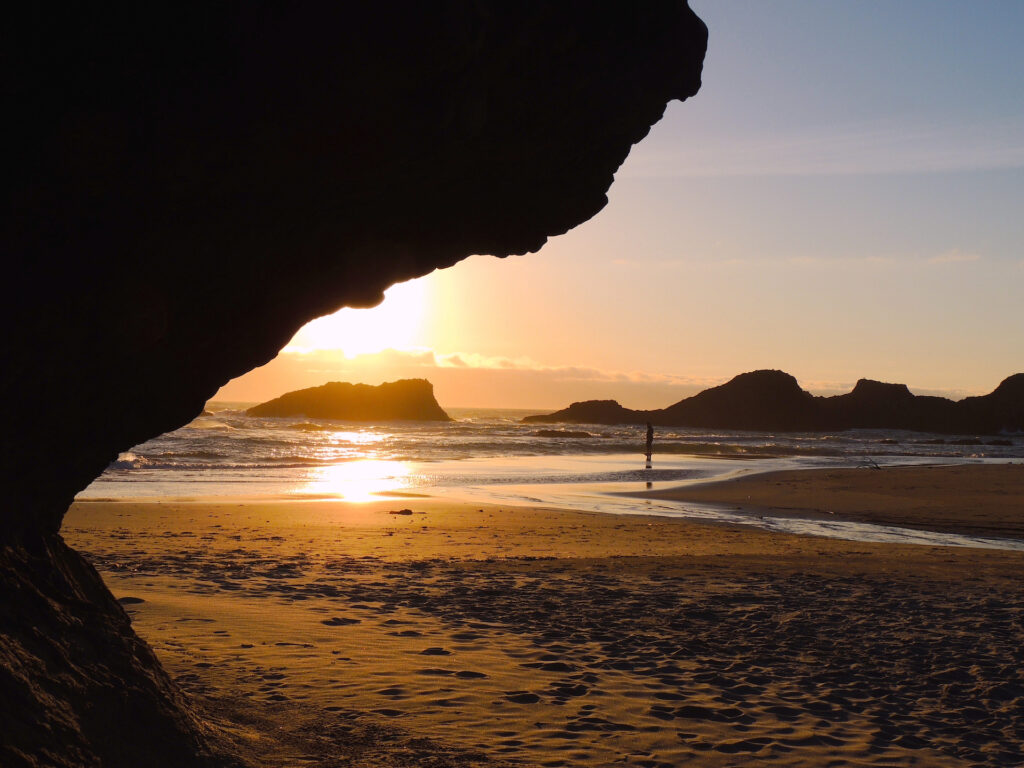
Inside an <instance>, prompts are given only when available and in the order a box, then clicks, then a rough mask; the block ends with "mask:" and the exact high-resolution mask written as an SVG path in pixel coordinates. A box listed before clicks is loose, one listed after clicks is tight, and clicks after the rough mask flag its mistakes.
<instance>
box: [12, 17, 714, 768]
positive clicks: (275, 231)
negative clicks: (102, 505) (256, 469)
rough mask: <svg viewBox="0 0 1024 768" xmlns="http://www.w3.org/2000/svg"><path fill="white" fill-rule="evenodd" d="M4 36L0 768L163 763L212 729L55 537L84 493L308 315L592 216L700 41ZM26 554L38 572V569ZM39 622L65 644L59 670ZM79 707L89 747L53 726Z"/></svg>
mask: <svg viewBox="0 0 1024 768" xmlns="http://www.w3.org/2000/svg"><path fill="white" fill-rule="evenodd" d="M17 13H20V14H21V15H20V16H18V15H16V14H9V15H8V16H7V17H6V18H5V28H6V29H7V31H8V33H9V34H8V35H7V46H6V51H5V53H6V54H7V55H6V59H5V79H4V89H5V93H4V96H5V106H7V108H8V111H9V113H10V114H11V115H12V116H13V117H12V119H11V120H9V121H8V124H7V128H8V140H7V142H6V145H7V146H8V148H9V150H10V151H11V152H12V154H14V155H15V157H14V159H15V160H16V162H13V163H10V164H9V167H8V168H7V170H6V172H5V183H6V187H7V189H8V191H9V197H8V205H7V206H5V209H6V211H7V216H6V218H5V221H4V240H5V251H6V252H5V265H6V266H5V275H4V288H5V300H4V301H3V302H0V322H2V323H3V326H4V328H5V331H6V332H5V334H4V340H3V349H2V356H3V361H4V366H3V369H2V373H0V395H2V398H3V402H4V403H5V404H6V406H7V408H6V411H5V424H4V427H5V429H4V434H3V437H2V439H0V461H2V462H3V466H4V470H5V477H7V478H9V480H8V482H7V484H6V485H5V491H6V492H7V493H8V498H7V499H5V502H6V503H5V504H4V505H3V506H2V507H0V510H2V511H0V515H2V519H0V545H2V546H4V547H6V548H8V552H9V554H8V555H7V556H5V557H6V559H5V563H6V570H5V576H4V581H3V584H2V585H0V588H2V591H3V594H2V595H0V598H2V600H0V602H2V603H3V604H4V605H9V606H10V609H9V610H8V611H7V613H5V614H4V621H3V626H2V627H0V642H2V646H0V648H2V656H0V664H2V667H0V673H2V674H0V679H2V681H3V682H2V688H3V689H2V690H0V700H4V701H7V700H10V701H18V702H22V703H19V704H18V707H19V711H23V712H29V713H33V714H32V716H31V717H30V718H28V719H27V720H26V719H21V720H12V719H10V718H5V719H4V722H2V723H0V743H3V744H4V748H5V749H6V750H7V753H6V754H5V755H4V764H5V765H19V764H21V763H22V762H24V763H27V764H31V761H32V759H33V758H38V757H39V755H38V754H37V753H38V750H39V749H40V745H42V744H46V743H52V744H54V750H55V751H53V752H52V753H51V754H48V755H47V756H46V757H45V759H43V758H40V760H41V764H48V765H59V764H66V765H80V764H88V762H89V761H88V760H86V758H85V757H84V756H89V755H93V756H96V758H97V759H98V760H100V761H101V762H102V763H103V764H104V765H107V766H113V765H182V764H185V763H184V762H183V761H181V760H179V759H178V758H177V756H178V755H180V754H181V753H182V751H189V750H194V749H196V748H197V747H196V745H197V744H199V743H200V742H201V740H202V734H201V733H200V731H199V730H198V729H196V728H194V727H193V726H192V725H191V724H190V722H191V721H190V716H189V715H188V714H187V713H185V712H184V710H183V709H182V706H181V703H180V702H179V701H178V700H176V699H175V694H174V693H173V690H172V689H171V688H170V687H169V685H168V683H167V681H166V679H164V678H162V677H161V673H160V672H159V669H158V667H156V666H154V665H152V664H150V663H149V662H148V661H146V660H145V659H144V658H143V657H144V656H145V653H147V652H146V651H145V648H144V646H142V645H141V644H140V643H139V642H138V640H137V639H136V638H134V636H133V635H132V634H131V632H130V629H129V628H128V625H127V624H126V623H125V622H124V617H123V614H121V613H120V612H119V611H120V609H119V607H118V606H117V605H116V604H113V603H112V601H111V600H109V599H108V598H109V596H107V595H106V592H105V590H104V588H103V587H102V585H101V584H100V582H99V580H98V578H97V577H96V575H95V573H93V572H92V571H90V570H81V569H79V566H80V563H78V561H77V559H76V558H75V556H74V555H73V553H71V552H69V551H68V550H66V549H65V548H62V545H61V543H60V542H59V541H58V540H57V539H56V538H55V537H56V536H57V531H58V529H59V526H60V522H61V519H62V516H63V513H64V510H65V509H66V508H67V506H68V504H69V502H70V500H71V499H72V498H73V496H74V494H75V493H76V492H77V491H79V490H80V489H82V488H83V487H85V486H86V485H87V484H88V483H89V482H90V481H91V480H92V479H93V478H94V477H95V476H96V475H98V474H99V473H100V472H101V471H102V470H103V468H104V467H105V466H106V465H107V464H108V463H109V462H110V461H111V460H112V459H113V458H115V457H116V455H117V453H118V452H119V451H121V450H124V449H126V448H128V447H130V446H132V445H134V444H136V443H139V442H141V441H143V440H145V439H147V438H150V437H152V436H155V435H157V434H159V433H161V432H164V431H167V430H170V429H173V428H175V427H178V426H180V425H182V424H184V423H186V422H187V421H189V420H190V419H191V418H193V417H194V416H195V415H196V414H198V413H199V412H200V411H201V409H202V406H203V403H204V401H205V400H206V399H207V398H208V397H209V396H210V395H212V394H213V393H214V392H215V391H216V390H217V389H218V387H220V386H221V385H222V384H223V383H225V382H226V381H228V380H229V379H230V378H232V377H234V376H237V375H239V374H241V373H243V372H245V371H247V370H250V369H251V368H253V367H255V366H257V365H260V364H261V363H263V362H266V361H267V360H269V359H270V358H272V357H273V356H274V355H275V354H276V353H277V351H278V349H280V347H281V346H282V345H283V344H284V343H285V342H286V341H287V340H288V339H289V338H290V337H291V335H292V334H293V333H294V332H295V331H296V330H297V329H298V328H299V327H300V326H301V325H302V324H303V323H304V322H306V321H308V320H309V319H311V318H313V317H316V316H318V315H322V314H325V313H327V312H329V311H332V310H334V309H336V308H338V307H340V306H343V305H348V306H368V305H372V304H374V303H375V302H376V301H378V300H379V299H380V297H381V294H382V291H383V289H384V288H386V287H387V286H388V285H389V284H391V283H393V282H396V281H399V280H404V279H407V278H412V277H416V276H419V275H423V274H426V273H428V272H430V271H431V270H433V269H435V268H437V267H443V266H446V265H450V264H453V263H455V262H456V261H458V260H459V259H462V258H464V257H465V256H467V255H470V254H474V253H489V254H494V255H497V256H507V255H510V254H521V253H525V252H528V251H533V250H536V249H537V248H539V247H540V246H541V245H542V244H543V243H544V242H545V239H546V238H547V237H548V236H551V235H554V234H558V233H561V232H563V231H565V230H567V229H569V228H570V227H572V226H574V225H576V224H578V223H579V222H581V221H584V220H586V219H587V218H589V217H590V216H592V215H594V213H596V212H597V211H598V210H600V209H601V207H602V206H603V205H604V204H605V202H606V198H605V192H606V190H607V188H608V186H609V185H610V184H611V182H612V174H613V172H614V171H615V169H616V168H617V167H618V166H619V165H620V163H621V162H622V161H623V159H624V158H625V157H626V155H627V153H628V152H629V149H630V146H631V145H632V144H633V143H635V142H636V141H639V140H640V139H641V138H643V137H644V136H645V135H646V133H647V131H648V130H649V127H650V125H651V124H652V123H654V122H655V121H657V120H658V119H659V117H660V116H661V114H662V112H663V110H664V106H665V103H666V102H667V101H669V100H671V99H682V98H686V97H688V96H690V95H692V94H693V93H694V92H695V91H696V90H697V88H698V87H699V84H700V71H701V63H702V60H703V55H704V49H705V44H706V36H707V32H706V29H705V27H704V25H703V24H702V23H701V22H700V21H699V19H697V18H696V16H694V15H693V13H692V12H691V11H690V9H689V8H688V7H687V6H686V4H685V2H679V1H678V0H651V1H650V2H645V3H643V4H633V3H615V4H610V3H608V4H606V3H592V2H590V1H589V0H567V1H565V2H548V1H547V0H545V1H544V2H540V1H531V0H515V2H493V3H491V2H487V3H478V2H471V1H470V0H439V1H438V2H426V3H424V2H387V0H383V1H382V2H374V3H362V4H353V3H330V4H328V3H323V4H318V3H310V4H302V5H285V6H279V5H271V4H269V3H261V2H253V3H236V4H230V3H205V4H196V5H189V4H182V3H175V4H161V3H143V4H118V3H113V4H98V5H97V4H93V5H64V6H62V7H61V8H59V9H56V8H46V9H42V8H36V7H34V6H30V5H25V6H21V7H19V10H18V11H17ZM23 546H31V547H35V548H37V549H38V548H42V551H46V552H48V553H49V554H48V555H47V556H46V557H45V558H43V559H41V560H32V561H31V562H30V561H29V560H27V559H26V558H24V557H22V556H21V555H19V554H17V553H18V552H21V551H22V549H21V548H22V547H23ZM47 563H49V565H47ZM61 569H73V570H75V573H76V574H77V575H76V576H75V578H74V579H70V580H67V581H66V583H64V584H63V586H61V587H60V589H58V590H57V593H56V595H55V597H54V598H52V599H48V600H44V599H40V600H29V601H25V600H23V599H22V598H23V597H24V592H23V590H25V589H29V588H30V587H31V585H35V584H37V583H39V580H40V579H41V578H44V576H43V575H42V574H45V573H48V572H49V570H56V571H60V570H61ZM12 596H13V597H12ZM87 619H88V621H87ZM101 625H102V626H106V627H109V628H112V629H110V630H109V631H105V632H101V631H100V629H99V627H100V626H101ZM32 627H53V628H54V630H53V631H54V632H56V633H57V634H58V635H60V634H61V633H63V632H64V631H65V629H64V628H66V627H75V628H76V631H77V632H79V633H80V634H79V636H78V642H72V641H71V640H68V641H67V642H66V643H64V644H63V645H62V646H61V648H63V649H64V650H65V651H66V653H64V652H63V651H62V652H61V653H59V654H56V655H55V654H53V653H51V651H50V650H49V646H48V643H47V641H46V638H44V637H43V636H41V635H40V634H39V633H38V632H34V630H32V629H31V628H32ZM69 631H70V630H69ZM108 677H109V679H110V680H120V681H121V684H122V685H123V686H124V687H125V688H127V689H131V690H133V691H137V692H138V696H139V697H140V699H141V700H146V701H149V700H152V701H153V702H155V703H154V705H153V708H152V711H153V712H156V713H158V714H157V715H154V717H156V718H157V720H160V719H161V718H163V717H164V715H166V718H169V721H168V722H169V724H168V725H167V727H166V728H165V730H164V731H163V732H164V733H166V734H170V735H169V736H168V742H167V743H164V742H161V745H162V746H161V748H160V749H159V750H155V751H150V752H146V753H145V754H141V753H138V752H136V753H134V754H133V753H131V749H130V748H129V747H132V745H134V748H138V747H139V744H140V743H141V741H144V738H143V737H142V736H139V738H134V734H135V732H136V731H137V732H138V733H139V734H146V733H149V732H151V731H152V729H151V728H150V727H149V726H148V725H147V721H146V719H145V718H146V717H147V715H145V714H144V713H145V712H146V711H149V710H146V708H145V707H138V708H136V707H131V708H129V709H128V710H127V711H124V710H123V708H119V707H112V708H110V709H106V708H104V707H97V705H96V703H95V702H96V701H101V702H102V701H104V700H105V699H104V696H106V694H105V693H104V692H105V691H108V690H109V689H110V688H109V686H107V685H106V683H105V682H104V680H106V679H107V678H108ZM57 679H59V680H61V681H62V682H61V683H60V685H58V686H56V687H53V688H52V689H51V688H48V687H47V686H49V684H50V681H52V680H57ZM33 691H35V692H38V697H37V698H35V699H33V698H32V697H33V696H34V695H35V694H33V693H32V692H33ZM26 692H27V693H26ZM9 694H10V698H9ZM26 696H27V697H28V698H29V700H31V701H34V702H35V704H24V705H23V703H24V701H25V697H26ZM19 697H20V698H19ZM86 711H88V712H89V713H90V714H89V718H92V719H91V720H89V722H90V725H89V727H88V728H85V727H81V728H77V729H75V728H71V727H70V726H69V727H68V728H64V725H63V724H64V723H72V722H82V723H84V722H85V721H86V720H87V719H89V718H86V717H85V715H84V714H83V713H85V712H86ZM171 712H177V713H179V714H178V715H171V714H168V713H171ZM159 713H163V714H159ZM136 715H137V716H136ZM175 717H177V720H175ZM104 718H106V719H105V720H104ZM166 718H165V719H166ZM170 720H173V721H174V722H173V723H170ZM15 725H17V727H15ZM115 726H117V727H118V728H119V729H120V731H118V730H117V729H115ZM156 730H157V731H159V728H157V729H156ZM123 732H132V734H133V737H132V738H125V737H123V736H121V735H119V733H123ZM153 732H154V733H155V732H156V731H153ZM174 734H177V735H176V736H175V735H174ZM155 741H158V739H157V737H156V736H154V742H155ZM170 742H174V744H173V746H172V745H170ZM19 750H20V751H19ZM19 755H20V756H19ZM79 758H81V759H79ZM89 759H90V760H91V758H89Z"/></svg>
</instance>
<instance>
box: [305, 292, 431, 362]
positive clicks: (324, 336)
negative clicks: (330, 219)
mask: <svg viewBox="0 0 1024 768" xmlns="http://www.w3.org/2000/svg"><path fill="white" fill-rule="evenodd" d="M426 308H427V286H426V283H425V282H424V281H423V280H422V279H419V280H410V281H409V282H406V283H399V284H397V285H393V286H391V287H390V288H388V289H387V290H386V291H385V292H384V301H383V302H381V303H380V304H378V305H377V306H376V307H373V308H372V309H349V308H345V309H339V310H338V311H337V312H335V313H334V314H333V315H327V316H325V317H319V318H317V319H316V320H313V321H312V322H310V323H307V324H306V325H304V326H303V327H302V328H301V329H300V330H299V332H298V333H296V334H295V336H294V337H293V338H292V340H291V341H290V342H289V344H288V346H287V347H285V350H286V351H288V350H291V351H294V352H312V351H317V350H341V351H342V352H343V353H344V355H345V357H347V358H352V357H355V356H356V355H364V354H373V353H375V352H381V351H383V350H385V349H397V350H404V349H411V348H413V347H414V346H416V345H417V343H419V342H421V340H422V339H421V326H422V324H423V319H424V315H425V313H426Z"/></svg>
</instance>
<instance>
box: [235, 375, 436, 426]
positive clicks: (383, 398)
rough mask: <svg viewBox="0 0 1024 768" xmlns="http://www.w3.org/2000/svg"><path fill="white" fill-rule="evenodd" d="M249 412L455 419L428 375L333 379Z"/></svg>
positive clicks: (342, 418) (320, 416) (364, 418)
mask: <svg viewBox="0 0 1024 768" xmlns="http://www.w3.org/2000/svg"><path fill="white" fill-rule="evenodd" d="M246 413H247V414H248V415H249V416H271V417H288V416H304V417H306V418H310V419H337V420H338V421H451V417H450V416H449V415H448V414H447V413H445V412H444V409H442V408H441V406H440V405H438V403H437V400H436V399H435V398H434V385H433V384H431V383H430V382H429V381H427V380H426V379H401V380H399V381H391V382H387V383H385V384H381V385H379V386H376V387H374V386H370V385H369V384H349V383H348V382H344V381H330V382H328V383H326V384H324V385H322V386H319V387H309V388H308V389H299V390H296V391H294V392H288V393H287V394H284V395H281V396H280V397H276V398H274V399H273V400H268V401H267V402H265V403H260V404H259V405H254V406H253V407H252V408H250V409H249V410H247V411H246Z"/></svg>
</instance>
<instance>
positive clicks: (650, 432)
mask: <svg viewBox="0 0 1024 768" xmlns="http://www.w3.org/2000/svg"><path fill="white" fill-rule="evenodd" d="M644 453H646V454H647V469H650V468H651V455H652V454H653V453H654V427H653V426H651V422H649V421H648V422H647V450H646V451H644Z"/></svg>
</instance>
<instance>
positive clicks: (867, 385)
mask: <svg viewBox="0 0 1024 768" xmlns="http://www.w3.org/2000/svg"><path fill="white" fill-rule="evenodd" d="M523 421H525V422H528V423H562V422H564V423H570V424H643V423H645V422H648V421H649V422H651V423H653V424H658V425H661V426H675V427H696V428H710V429H743V430H746V429H750V430H774V431H788V432H793V431H802V430H812V431H813V430H841V429H910V430H917V431H921V432H945V433H977V434H995V433H997V432H1000V431H1003V430H1007V431H1020V430H1024V373H1017V374H1014V375H1013V376H1010V377H1009V378H1007V379H1006V380H1004V381H1003V382H1002V383H1001V384H1000V385H999V386H998V387H997V388H996V389H995V390H994V391H993V392H991V393H990V394H988V395H984V396H981V397H968V398H965V399H964V400H961V401H959V402H954V401H953V400H947V399H946V398H944V397H930V396H918V395H914V394H912V393H911V391H910V390H909V389H907V386H906V385H905V384H886V383H883V382H880V381H871V380H870V379H861V380H860V381H858V382H857V385H856V386H855V387H854V388H853V391H852V392H849V393H847V394H845V395H837V396H835V397H814V396H813V395H811V394H810V393H809V392H805V391H804V390H803V389H801V388H800V385H799V384H798V383H797V380H796V379H795V378H793V377H792V376H790V375H789V374H788V373H783V372H782V371H751V372H750V373H742V374H740V375H739V376H736V377H735V378H734V379H732V380H731V381H728V382H726V383H725V384H722V385H721V386H718V387H712V388H711V389H707V390H705V391H703V392H701V393H700V394H697V395H694V396H693V397H688V398H686V399H685V400H680V401H679V402H678V403H676V404H675V405H670V406H669V407H668V408H662V409H660V410H653V411H634V410H630V409H628V408H623V407H622V406H621V405H619V404H618V403H617V402H615V401H614V400H589V401H585V402H581V403H573V404H572V405H570V406H569V407H568V408H564V409H562V410H561V411H556V412H555V413H551V414H541V415H537V416H527V417H526V418H525V419H523Z"/></svg>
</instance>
